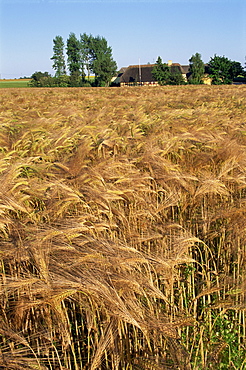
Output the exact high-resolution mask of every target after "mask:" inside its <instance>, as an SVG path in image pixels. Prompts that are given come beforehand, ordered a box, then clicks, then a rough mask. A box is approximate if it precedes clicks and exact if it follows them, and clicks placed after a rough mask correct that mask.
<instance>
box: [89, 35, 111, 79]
mask: <svg viewBox="0 0 246 370" xmlns="http://www.w3.org/2000/svg"><path fill="white" fill-rule="evenodd" d="M89 55H90V69H91V70H92V71H93V73H94V74H95V85H96V86H108V85H109V83H110V81H111V79H112V77H113V76H114V75H115V74H116V71H117V64H116V62H115V61H114V59H113V56H112V48H111V47H110V46H108V43H107V40H106V39H105V38H104V37H101V36H96V37H91V38H90V42H89Z"/></svg>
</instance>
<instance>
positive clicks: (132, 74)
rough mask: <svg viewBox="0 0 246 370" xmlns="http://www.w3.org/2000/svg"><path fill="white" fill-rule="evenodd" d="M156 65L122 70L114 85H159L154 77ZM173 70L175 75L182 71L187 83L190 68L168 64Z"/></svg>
mask: <svg viewBox="0 0 246 370" xmlns="http://www.w3.org/2000/svg"><path fill="white" fill-rule="evenodd" d="M155 65H156V64H142V65H130V66H129V67H127V68H122V69H121V70H120V71H119V74H118V76H117V78H116V79H115V80H114V83H115V84H117V85H119V86H133V85H152V86H155V85H158V82H157V81H155V79H154V77H153V75H152V69H153V68H154V66H155ZM168 65H169V66H170V68H171V72H172V73H175V72H177V70H178V71H180V72H181V73H182V76H183V77H184V79H185V81H187V78H188V76H189V66H188V65H187V66H181V65H180V64H179V63H172V61H169V62H168Z"/></svg>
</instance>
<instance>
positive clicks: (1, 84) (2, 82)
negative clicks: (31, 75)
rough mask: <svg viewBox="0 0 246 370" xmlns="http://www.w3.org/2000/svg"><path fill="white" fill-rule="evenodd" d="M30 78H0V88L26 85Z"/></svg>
mask: <svg viewBox="0 0 246 370" xmlns="http://www.w3.org/2000/svg"><path fill="white" fill-rule="evenodd" d="M30 81H31V80H27V79H23V80H22V79H20V80H0V88H9V87H10V88H13V87H28V84H29V82H30Z"/></svg>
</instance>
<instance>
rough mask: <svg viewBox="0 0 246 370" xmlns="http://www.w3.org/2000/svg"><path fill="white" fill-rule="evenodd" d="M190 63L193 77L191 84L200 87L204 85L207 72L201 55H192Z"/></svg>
mask: <svg viewBox="0 0 246 370" xmlns="http://www.w3.org/2000/svg"><path fill="white" fill-rule="evenodd" d="M189 62H190V68H189V70H190V72H191V77H190V80H189V82H190V83H191V84H194V85H199V84H202V83H203V80H202V78H203V76H204V72H205V66H204V63H203V61H202V59H201V54H199V53H196V54H194V55H192V57H191V58H190V59H189Z"/></svg>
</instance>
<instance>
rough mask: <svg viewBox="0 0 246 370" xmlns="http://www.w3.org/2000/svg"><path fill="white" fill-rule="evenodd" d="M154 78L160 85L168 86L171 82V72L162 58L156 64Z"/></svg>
mask: <svg viewBox="0 0 246 370" xmlns="http://www.w3.org/2000/svg"><path fill="white" fill-rule="evenodd" d="M152 76H153V77H154V79H155V80H156V81H158V83H159V84H160V85H167V84H169V82H170V78H171V71H170V68H169V66H168V64H166V63H162V59H161V57H158V58H157V61H156V64H155V66H154V68H153V69H152Z"/></svg>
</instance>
